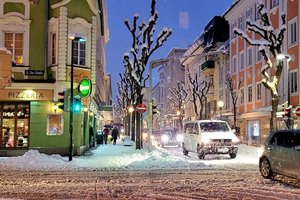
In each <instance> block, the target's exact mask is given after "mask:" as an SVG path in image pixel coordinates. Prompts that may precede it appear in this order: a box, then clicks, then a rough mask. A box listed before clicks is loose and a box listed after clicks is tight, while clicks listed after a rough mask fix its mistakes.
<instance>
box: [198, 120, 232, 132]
mask: <svg viewBox="0 0 300 200" xmlns="http://www.w3.org/2000/svg"><path fill="white" fill-rule="evenodd" d="M200 129H201V131H208V132H214V131H229V128H228V126H227V124H226V123H225V122H202V123H201V124H200Z"/></svg>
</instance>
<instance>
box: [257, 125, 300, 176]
mask: <svg viewBox="0 0 300 200" xmlns="http://www.w3.org/2000/svg"><path fill="white" fill-rule="evenodd" d="M259 170H260V172H261V175H262V176H263V177H264V178H274V176H275V175H276V174H282V175H285V176H289V177H293V178H297V179H300V130H278V131H273V132H271V133H270V135H269V137H268V138H267V139H266V140H265V142H264V146H263V147H262V155H261V157H260V159H259Z"/></svg>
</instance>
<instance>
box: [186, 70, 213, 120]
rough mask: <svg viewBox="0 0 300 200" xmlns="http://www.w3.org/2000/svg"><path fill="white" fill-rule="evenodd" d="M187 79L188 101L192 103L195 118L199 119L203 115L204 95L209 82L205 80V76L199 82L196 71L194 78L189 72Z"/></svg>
mask: <svg viewBox="0 0 300 200" xmlns="http://www.w3.org/2000/svg"><path fill="white" fill-rule="evenodd" d="M188 79H189V82H190V84H189V90H188V92H189V94H188V95H189V101H191V102H192V103H193V106H194V112H195V114H196V116H197V118H198V119H200V120H201V119H202V117H203V110H204V105H205V100H206V95H207V93H208V91H209V88H210V86H211V83H210V81H208V80H207V78H206V77H205V78H204V79H203V81H202V82H201V83H200V82H199V77H198V73H195V75H194V78H192V77H191V74H190V73H188Z"/></svg>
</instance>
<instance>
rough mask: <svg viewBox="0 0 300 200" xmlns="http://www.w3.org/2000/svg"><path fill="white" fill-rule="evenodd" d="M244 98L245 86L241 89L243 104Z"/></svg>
mask: <svg viewBox="0 0 300 200" xmlns="http://www.w3.org/2000/svg"><path fill="white" fill-rule="evenodd" d="M244 98H245V94H244V88H242V89H241V104H244Z"/></svg>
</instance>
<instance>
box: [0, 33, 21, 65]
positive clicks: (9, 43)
mask: <svg viewBox="0 0 300 200" xmlns="http://www.w3.org/2000/svg"><path fill="white" fill-rule="evenodd" d="M4 43H5V45H4V46H5V48H6V49H8V50H9V51H11V53H12V56H13V58H14V60H15V63H16V64H17V65H22V64H23V44H24V43H23V33H9V32H7V33H4Z"/></svg>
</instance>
